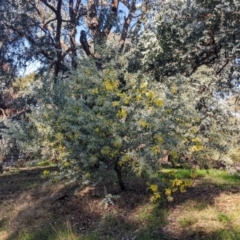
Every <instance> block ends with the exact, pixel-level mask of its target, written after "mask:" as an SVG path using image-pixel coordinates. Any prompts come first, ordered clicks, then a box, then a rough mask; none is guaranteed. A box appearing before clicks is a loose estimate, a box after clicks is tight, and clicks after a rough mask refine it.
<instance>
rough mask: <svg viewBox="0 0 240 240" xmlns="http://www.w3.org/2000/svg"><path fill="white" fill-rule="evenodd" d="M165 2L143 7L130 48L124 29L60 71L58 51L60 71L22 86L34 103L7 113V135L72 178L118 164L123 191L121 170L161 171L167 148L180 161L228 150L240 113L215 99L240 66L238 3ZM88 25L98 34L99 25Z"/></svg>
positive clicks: (58, 67)
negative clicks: (15, 115) (14, 115)
mask: <svg viewBox="0 0 240 240" xmlns="http://www.w3.org/2000/svg"><path fill="white" fill-rule="evenodd" d="M59 2H62V1H59ZM63 2H64V1H63ZM90 2H91V1H89V3H90ZM113 2H115V1H113ZM30 3H31V1H30V2H29V4H30ZM42 3H43V5H45V6H46V7H48V8H50V7H49V3H47V1H42ZM133 4H136V2H135V1H132V5H133ZM33 6H34V5H33ZM89 6H90V5H89ZM91 6H92V5H91ZM159 7H160V6H159V5H158V4H157V5H156V6H155V8H151V9H150V10H148V14H146V15H144V17H143V18H142V19H143V20H144V23H143V25H142V30H140V32H138V34H136V35H131V42H132V45H131V46H128V48H126V49H125V50H126V51H125V52H124V51H122V45H121V43H122V40H123V39H122V38H123V37H124V41H125V39H126V35H122V37H120V42H119V43H120V44H116V43H114V42H112V41H110V40H106V41H104V42H102V41H100V44H99V45H98V46H97V47H95V49H97V53H98V54H100V55H97V56H96V55H94V54H93V55H91V56H88V57H87V56H86V57H77V55H76V54H75V53H74V51H73V50H71V51H72V54H73V55H74V57H73V58H72V65H71V64H66V66H67V68H68V70H66V69H65V68H64V69H63V71H62V72H61V66H62V64H63V63H64V61H63V58H62V55H61V56H60V55H59V56H58V57H59V58H57V59H58V60H59V59H61V61H60V60H59V61H60V62H58V63H59V64H60V65H58V63H57V62H55V63H54V64H55V65H54V66H55V68H54V69H55V70H54V71H49V72H45V73H44V74H42V75H40V76H38V77H36V78H34V81H31V84H29V88H28V87H26V88H25V87H24V86H22V87H21V90H22V94H24V93H25V94H26V93H27V94H28V95H30V96H34V98H35V99H36V102H35V104H29V108H30V109H31V111H30V112H29V114H26V115H25V116H24V117H22V118H21V119H20V118H19V119H18V120H16V121H13V120H12V119H5V122H4V123H5V125H6V127H7V128H6V129H5V130H4V131H3V132H4V133H3V136H4V138H5V139H7V138H11V139H16V140H17V144H18V147H19V149H21V150H22V151H23V152H28V153H29V154H31V155H33V156H35V158H43V159H44V158H45V159H47V158H54V159H55V160H56V161H57V162H58V163H59V165H60V166H61V167H62V168H63V169H65V170H67V171H65V172H64V176H68V177H70V178H71V179H72V180H74V179H75V178H79V177H80V178H85V177H86V176H89V175H90V172H91V171H93V170H94V169H96V168H97V171H98V170H104V169H105V168H111V169H114V170H116V172H117V175H118V179H119V183H120V187H121V189H122V190H123V189H124V188H125V186H124V183H123V181H122V176H121V172H122V169H124V168H125V169H127V170H128V171H130V172H132V173H137V174H141V173H142V172H143V171H145V172H150V171H156V170H157V169H158V168H159V167H160V159H161V157H162V156H163V151H166V150H167V151H168V153H169V156H170V157H171V159H172V160H173V161H179V160H180V159H184V157H185V156H187V157H188V158H190V159H194V160H195V161H197V162H200V161H205V160H207V159H210V158H215V159H216V158H220V157H221V155H222V154H223V153H224V152H226V151H227V150H228V148H229V146H230V143H231V142H233V140H234V138H233V135H235V136H237V133H238V132H237V130H238V129H237V125H236V118H234V117H232V116H231V114H229V113H228V112H226V111H222V110H221V107H219V104H218V99H217V98H214V94H215V93H216V91H220V88H221V86H223V85H224V87H226V86H228V85H230V83H231V77H232V75H233V73H237V70H238V65H237V64H236V61H235V60H236V59H237V58H238V57H239V55H238V54H239V53H238V45H239V40H238V38H237V36H238V34H239V33H238V29H239V26H240V25H239V19H238V8H239V6H238V2H232V1H204V2H203V1H187V2H186V3H185V2H182V1H174V2H166V3H164V4H162V5H161V8H160V9H161V10H160V11H156V9H158V8H159ZM131 9H132V8H131ZM50 10H51V8H50ZM50 10H49V11H50ZM90 10H91V8H90V7H89V11H90ZM29 11H30V10H29ZM52 11H53V10H52ZM50 12H51V11H50ZM53 12H54V13H55V11H53ZM100 12H101V11H100ZM129 14H132V13H131V11H130V13H129ZM106 15H107V13H106ZM91 16H92V15H89V17H91ZM99 16H101V15H99ZM33 19H34V18H33ZM58 23H59V22H58ZM70 23H71V21H70ZM103 23H106V22H105V21H103ZM125 23H126V22H125ZM59 24H60V23H59ZM46 26H47V24H46ZM71 26H72V25H71ZM76 26H77V25H76ZM76 26H75V27H76ZM65 27H66V29H67V30H69V26H68V25H66V26H65ZM111 27H113V26H111ZM89 28H90V30H91V31H92V34H93V36H94V35H95V37H96V39H98V38H99V36H100V35H101V34H100V32H96V31H97V30H96V28H93V25H91V24H90V25H89ZM116 28H117V27H116ZM99 29H101V28H99ZM48 30H49V29H48ZM70 30H71V27H70ZM125 30H127V28H124V27H123V33H122V34H125V33H124V31H125ZM109 31H110V30H109ZM63 32H64V31H63ZM70 32H71V31H70ZM46 36H50V35H43V36H42V39H43V40H44V41H45V40H47V39H45V38H46ZM73 36H74V35H73ZM113 36H114V34H113ZM129 36H130V35H129ZM56 37H57V35H56ZM56 39H57V38H56ZM116 39H119V37H117V34H116ZM58 40H59V39H58ZM59 41H60V40H59ZM56 43H57V42H56ZM60 45H61V44H60ZM60 45H58V47H59V46H60ZM33 46H34V45H32V47H33ZM56 46H57V45H56ZM82 47H83V49H84V46H82ZM71 49H72V48H71ZM71 51H70V50H69V52H68V53H70V52H71ZM58 53H59V52H57V55H58ZM86 53H87V52H86ZM60 54H64V53H63V52H61V53H60ZM87 55H88V54H87ZM64 56H65V55H64ZM66 59H67V58H66ZM58 60H57V61H58ZM49 64H50V63H49ZM48 66H51V64H50V65H48ZM56 69H57V70H56ZM56 71H57V72H56ZM234 71H235V72H234ZM60 72H61V73H62V74H63V75H60V74H59V73H60ZM25 80H26V79H25ZM19 81H20V82H21V80H18V81H16V82H15V84H14V86H15V88H16V87H18V88H19V86H20V85H19ZM27 82H29V80H27Z"/></svg>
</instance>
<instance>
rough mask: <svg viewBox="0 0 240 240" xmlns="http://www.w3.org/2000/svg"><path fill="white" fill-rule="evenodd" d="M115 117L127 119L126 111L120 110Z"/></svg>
mask: <svg viewBox="0 0 240 240" xmlns="http://www.w3.org/2000/svg"><path fill="white" fill-rule="evenodd" d="M117 117H118V118H126V117H127V111H126V110H125V109H124V108H121V110H119V111H118V112H117Z"/></svg>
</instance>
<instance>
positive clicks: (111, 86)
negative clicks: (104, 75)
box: [103, 79, 119, 91]
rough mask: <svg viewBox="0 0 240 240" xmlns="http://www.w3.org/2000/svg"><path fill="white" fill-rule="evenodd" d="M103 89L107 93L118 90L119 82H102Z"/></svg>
mask: <svg viewBox="0 0 240 240" xmlns="http://www.w3.org/2000/svg"><path fill="white" fill-rule="evenodd" d="M103 84H104V87H105V89H106V90H107V91H112V90H116V89H118V86H119V81H111V80H109V79H107V80H104V81H103Z"/></svg>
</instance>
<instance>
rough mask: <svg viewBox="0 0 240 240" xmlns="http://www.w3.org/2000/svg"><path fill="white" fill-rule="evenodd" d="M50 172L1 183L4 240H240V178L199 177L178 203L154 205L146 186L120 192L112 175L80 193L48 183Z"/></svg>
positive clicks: (22, 174) (136, 182)
mask: <svg viewBox="0 0 240 240" xmlns="http://www.w3.org/2000/svg"><path fill="white" fill-rule="evenodd" d="M44 169H45V168H32V169H20V170H16V171H13V172H6V173H4V174H2V175H0V240H43V239H44V240H70V239H71V240H78V239H79V240H81V239H84V240H85V239H86V240H88V239H104V240H105V239H113V240H114V239H116V240H134V239H136V240H138V239H140V240H145V239H146V240H148V239H149V240H152V239H153V240H154V239H170V240H171V239H179V240H180V239H181V240H184V239H189V240H190V239H222V240H226V239H240V227H239V226H240V177H238V176H236V175H228V174H227V173H225V172H222V171H217V170H215V171H208V172H207V171H199V172H198V174H197V176H196V178H194V179H192V181H193V186H192V187H191V188H189V189H188V190H187V192H185V193H181V194H180V193H178V194H176V195H175V196H174V201H173V202H171V203H168V202H166V201H162V202H161V203H151V202H150V197H151V191H150V190H149V189H148V186H147V184H146V182H147V179H146V178H133V177H131V178H130V177H126V178H125V183H126V185H127V191H125V192H119V187H118V185H117V182H116V176H115V175H114V173H113V172H108V173H106V174H107V176H108V177H107V178H102V180H100V181H99V182H98V183H97V184H96V185H90V186H82V187H79V185H76V184H69V185H66V184H63V183H61V182H57V183H53V182H51V181H49V179H48V178H46V177H43V174H42V173H43V170H44ZM45 170H46V169H45ZM50 170H51V169H50ZM177 171H178V174H179V177H183V176H184V177H188V176H189V172H188V170H177ZM184 171H185V172H184Z"/></svg>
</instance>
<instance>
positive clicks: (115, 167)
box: [114, 162, 126, 191]
mask: <svg viewBox="0 0 240 240" xmlns="http://www.w3.org/2000/svg"><path fill="white" fill-rule="evenodd" d="M114 170H115V171H116V173H117V177H118V183H119V186H120V188H121V190H122V191H125V190H126V188H125V185H124V182H123V180H122V169H121V167H120V166H119V164H118V162H116V163H115V166H114Z"/></svg>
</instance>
